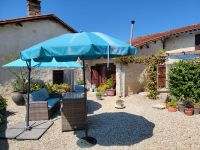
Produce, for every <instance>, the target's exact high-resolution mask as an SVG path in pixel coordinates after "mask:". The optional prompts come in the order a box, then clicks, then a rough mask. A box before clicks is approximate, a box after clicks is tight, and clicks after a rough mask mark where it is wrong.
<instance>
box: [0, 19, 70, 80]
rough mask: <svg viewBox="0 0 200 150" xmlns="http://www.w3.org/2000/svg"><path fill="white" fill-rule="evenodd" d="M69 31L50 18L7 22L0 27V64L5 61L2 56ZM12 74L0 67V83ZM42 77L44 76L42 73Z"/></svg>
mask: <svg viewBox="0 0 200 150" xmlns="http://www.w3.org/2000/svg"><path fill="white" fill-rule="evenodd" d="M68 32H69V31H68V30H67V29H66V28H64V27H63V26H61V25H60V24H58V23H56V22H54V21H51V20H37V21H27V22H21V25H18V24H14V23H13V24H7V25H4V26H1V27H0V56H1V57H0V66H2V65H3V64H4V63H5V62H4V61H3V57H5V56H7V55H10V54H12V53H18V54H19V52H20V51H21V50H24V49H26V48H29V47H31V46H33V45H35V44H37V43H39V42H42V41H44V40H47V39H49V38H52V37H55V36H58V35H60V34H64V33H68ZM12 77H13V75H12V74H11V73H10V72H9V70H8V69H7V68H2V67H1V68H0V83H1V84H4V83H5V82H6V81H7V80H9V79H11V78H12ZM44 77H46V76H45V75H44Z"/></svg>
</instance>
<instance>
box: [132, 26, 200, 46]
mask: <svg viewBox="0 0 200 150" xmlns="http://www.w3.org/2000/svg"><path fill="white" fill-rule="evenodd" d="M194 30H200V24H194V25H190V26H186V27H182V28H177V29H173V30H169V31H165V32H159V33H155V34H149V35H146V36H141V37H137V38H135V39H133V40H132V42H133V45H134V46H135V47H139V46H144V45H146V44H149V43H151V42H153V41H156V40H160V39H162V38H166V37H170V36H172V35H176V34H179V33H184V32H187V31H194Z"/></svg>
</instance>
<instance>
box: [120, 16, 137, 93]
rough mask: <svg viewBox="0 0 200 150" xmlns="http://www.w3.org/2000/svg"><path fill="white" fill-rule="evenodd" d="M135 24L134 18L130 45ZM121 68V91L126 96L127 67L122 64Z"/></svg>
mask: <svg viewBox="0 0 200 150" xmlns="http://www.w3.org/2000/svg"><path fill="white" fill-rule="evenodd" d="M134 24H135V21H134V20H132V21H131V33H130V46H132V39H133V28H134ZM120 69H121V79H122V80H121V81H122V84H121V85H122V86H123V87H121V86H120V87H121V90H120V91H122V94H121V96H122V97H125V96H126V69H125V66H122V65H121V66H120Z"/></svg>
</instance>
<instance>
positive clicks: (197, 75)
mask: <svg viewBox="0 0 200 150" xmlns="http://www.w3.org/2000/svg"><path fill="white" fill-rule="evenodd" d="M169 92H170V95H173V96H175V97H176V98H177V99H181V100H183V99H188V98H189V99H194V100H195V102H199V101H200V63H199V62H197V61H180V62H178V63H175V64H172V66H171V67H170V70H169Z"/></svg>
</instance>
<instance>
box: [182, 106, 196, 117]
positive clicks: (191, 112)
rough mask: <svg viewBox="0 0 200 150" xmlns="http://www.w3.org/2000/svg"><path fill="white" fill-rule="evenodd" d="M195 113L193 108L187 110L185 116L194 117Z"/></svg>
mask: <svg viewBox="0 0 200 150" xmlns="http://www.w3.org/2000/svg"><path fill="white" fill-rule="evenodd" d="M193 111H194V109H193V108H185V111H184V112H185V114H186V115H187V116H192V115H193Z"/></svg>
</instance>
